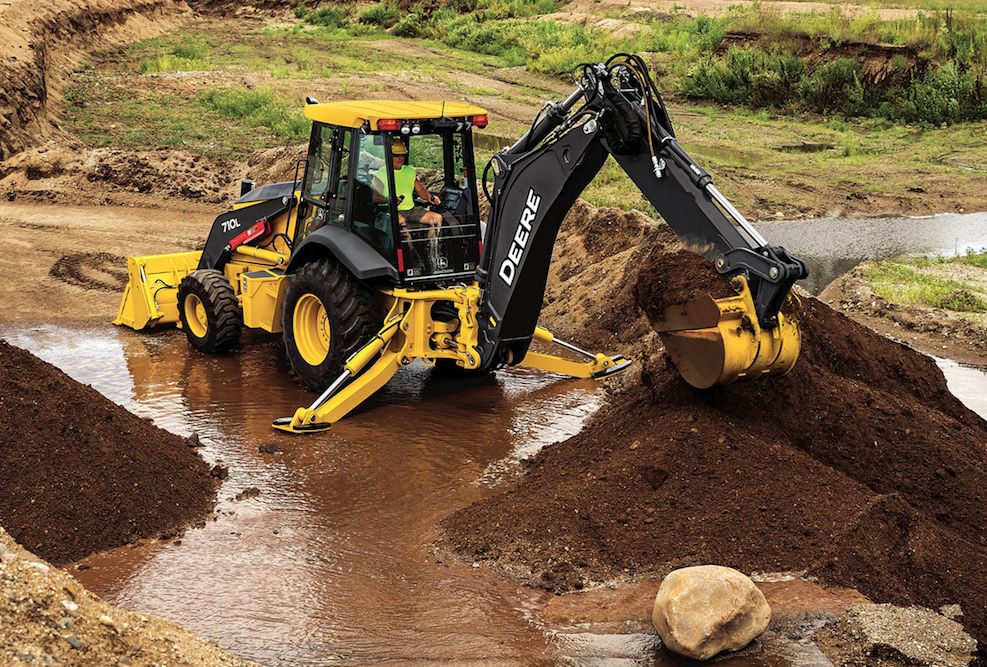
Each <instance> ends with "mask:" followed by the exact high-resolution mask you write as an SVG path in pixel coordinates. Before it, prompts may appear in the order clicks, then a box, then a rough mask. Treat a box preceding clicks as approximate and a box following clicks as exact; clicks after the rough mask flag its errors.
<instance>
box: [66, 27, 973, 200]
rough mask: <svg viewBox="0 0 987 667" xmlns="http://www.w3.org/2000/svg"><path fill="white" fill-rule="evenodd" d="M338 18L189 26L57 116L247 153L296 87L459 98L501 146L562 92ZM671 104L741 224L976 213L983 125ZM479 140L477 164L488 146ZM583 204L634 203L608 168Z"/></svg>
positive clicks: (210, 149)
mask: <svg viewBox="0 0 987 667" xmlns="http://www.w3.org/2000/svg"><path fill="white" fill-rule="evenodd" d="M517 20H521V19H520V18H518V19H517ZM351 21H352V23H351V24H350V25H349V26H348V27H345V28H340V27H330V26H324V25H314V24H311V23H306V22H304V21H300V22H293V23H290V22H283V21H282V22H268V23H260V22H243V21H228V20H221V19H214V18H205V19H202V20H200V21H198V22H193V23H192V24H190V25H188V26H187V27H186V28H185V29H182V30H179V31H176V32H174V33H172V34H170V35H167V36H165V37H161V38H157V39H153V40H148V41H145V42H142V43H140V44H138V45H136V46H134V47H132V48H130V49H128V50H126V51H124V52H120V53H113V54H107V56H106V57H104V58H101V59H100V60H99V61H98V62H96V63H93V64H90V65H88V66H86V67H84V68H83V69H81V70H80V71H79V72H77V73H76V74H75V75H74V76H75V79H74V82H73V85H72V86H71V87H70V88H69V89H68V90H67V92H66V105H65V106H66V108H65V114H64V118H63V121H64V122H63V124H64V126H65V128H66V129H67V130H69V131H70V132H72V133H73V134H75V135H77V136H79V137H80V138H81V139H82V140H83V141H84V142H85V143H87V144H89V145H92V146H112V147H119V148H128V149H184V150H188V151H191V152H193V153H198V154H203V155H206V156H210V157H225V158H233V159H238V160H246V159H247V158H248V157H249V156H250V155H252V154H253V153H254V152H256V151H258V150H261V149H265V148H271V147H276V146H285V145H294V144H298V143H301V142H302V141H304V139H305V137H306V136H307V132H308V123H307V122H306V121H305V120H304V118H303V115H302V112H301V110H302V106H303V102H304V98H305V96H306V95H313V96H315V97H318V98H319V99H321V100H323V101H328V100H334V99H347V98H349V99H353V98H377V99H401V98H410V99H459V100H465V101H469V102H472V103H475V104H478V105H480V106H483V107H485V108H487V109H489V110H490V113H491V126H490V127H489V128H488V129H487V132H488V133H491V134H494V135H497V136H499V137H501V138H502V142H509V141H511V140H512V139H514V138H516V137H517V136H519V135H520V133H521V132H523V131H524V129H525V128H526V126H527V124H528V123H530V121H531V119H532V118H533V117H534V116H535V114H536V113H537V111H538V109H539V107H540V106H541V105H542V104H543V103H544V102H545V101H546V100H552V99H559V98H561V97H564V96H565V95H566V94H567V93H568V91H569V90H570V87H571V85H570V84H568V83H566V82H564V81H561V80H559V78H558V77H555V76H554V75H550V74H544V73H539V72H531V71H529V70H527V69H526V68H523V67H506V66H505V63H504V61H503V59H502V58H500V57H498V56H491V55H484V54H478V53H475V52H472V51H467V50H463V49H454V48H451V47H449V46H448V45H446V44H445V43H444V42H443V41H440V40H436V39H428V38H397V37H394V36H393V35H392V34H390V33H389V32H385V31H384V30H382V29H381V27H380V26H369V25H366V24H362V23H360V21H359V14H356V15H355V18H354V19H351ZM361 31H362V32H361ZM685 41H688V40H685ZM660 69H661V64H660V63H659V70H660ZM670 110H671V113H672V120H673V122H674V123H675V126H676V129H677V131H678V134H679V137H680V140H681V142H682V144H683V146H684V147H685V148H686V150H688V151H689V152H690V153H691V154H692V155H693V156H694V157H695V158H696V159H697V160H698V161H699V163H700V164H702V165H703V166H704V167H706V168H708V169H709V171H710V172H711V173H712V174H713V175H714V178H715V179H716V181H717V184H718V185H719V187H720V189H721V190H723V191H724V192H725V193H726V194H727V195H728V196H729V197H731V199H733V200H734V201H735V203H736V204H737V205H738V206H739V207H740V208H741V210H743V211H744V212H745V213H746V214H748V215H750V216H751V217H753V218H768V217H770V218H776V217H785V218H797V217H804V216H822V215H827V214H835V215H839V214H881V213H891V212H905V213H909V212H914V213H927V212H932V211H944V210H959V209H961V208H966V209H967V210H973V209H977V210H979V209H982V208H987V193H983V187H982V179H983V174H984V173H985V172H987V148H985V146H987V141H985V138H987V125H985V124H983V123H972V124H971V123H961V124H956V125H952V126H950V127H947V128H938V127H936V128H933V127H930V126H922V125H912V126H905V125H899V124H894V123H891V122H889V121H887V120H885V119H883V118H849V119H843V118H838V117H837V118H833V117H822V116H818V115H815V114H811V113H806V112H800V111H789V112H786V113H782V112H780V111H779V110H775V109H770V108H769V109H760V110H752V109H749V108H746V107H742V106H741V107H734V108H729V107H721V106H716V105H710V104H708V103H700V102H697V101H689V100H686V99H684V98H683V97H682V96H673V97H672V98H671V100H670ZM483 145H484V146H485V148H484V149H483V150H481V151H480V155H479V158H480V159H485V158H486V157H488V156H489V155H490V154H491V153H492V152H493V150H494V149H495V148H496V147H497V146H498V145H502V143H500V144H498V142H497V141H496V140H494V141H491V142H489V143H484V144H483ZM889 156H891V157H889ZM977 193H980V194H981V195H983V196H982V197H981V199H977V197H978V196H979V195H978V194H977ZM586 198H587V199H588V200H589V201H590V202H591V203H593V204H595V205H608V206H617V207H619V208H625V209H629V208H639V209H643V210H649V207H648V205H647V203H646V202H645V201H644V200H643V199H642V198H641V196H640V194H639V193H638V191H637V189H636V188H635V187H634V186H633V185H632V184H631V183H630V182H629V181H628V179H627V178H626V177H624V176H623V174H622V173H621V172H620V171H619V169H617V168H616V167H615V166H614V165H609V166H608V167H607V168H606V169H605V170H604V171H603V173H602V174H601V175H600V177H599V178H598V179H597V180H596V181H594V183H593V184H592V185H591V186H590V188H589V190H588V191H587V192H586Z"/></svg>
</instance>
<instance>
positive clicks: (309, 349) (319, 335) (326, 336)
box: [291, 294, 332, 366]
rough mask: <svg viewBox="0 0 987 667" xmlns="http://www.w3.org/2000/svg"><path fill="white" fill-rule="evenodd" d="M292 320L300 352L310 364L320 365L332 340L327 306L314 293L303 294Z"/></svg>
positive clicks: (327, 352) (296, 344) (296, 343)
mask: <svg viewBox="0 0 987 667" xmlns="http://www.w3.org/2000/svg"><path fill="white" fill-rule="evenodd" d="M291 320H292V322H291V323H292V327H293V330H294V336H295V346H296V347H297V348H298V353H299V354H300V355H301V356H302V359H304V360H305V362H306V363H307V364H309V365H310V366H318V365H319V364H321V363H322V362H323V361H325V360H326V356H328V354H329V342H330V340H332V334H331V331H330V327H329V316H328V315H327V314H326V307H325V306H323V305H322V301H321V300H320V299H319V297H317V296H315V295H314V294H303V295H302V297H301V298H300V299H299V300H298V303H296V304H295V312H294V313H293V314H292V318H291Z"/></svg>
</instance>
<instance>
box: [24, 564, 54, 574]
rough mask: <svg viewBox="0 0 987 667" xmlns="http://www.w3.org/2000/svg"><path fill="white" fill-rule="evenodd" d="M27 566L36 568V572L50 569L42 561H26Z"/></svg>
mask: <svg viewBox="0 0 987 667" xmlns="http://www.w3.org/2000/svg"><path fill="white" fill-rule="evenodd" d="M27 566H28V567H30V568H32V569H35V570H37V571H38V572H48V571H49V570H50V569H51V568H50V567H48V566H47V565H45V564H44V563H28V564H27Z"/></svg>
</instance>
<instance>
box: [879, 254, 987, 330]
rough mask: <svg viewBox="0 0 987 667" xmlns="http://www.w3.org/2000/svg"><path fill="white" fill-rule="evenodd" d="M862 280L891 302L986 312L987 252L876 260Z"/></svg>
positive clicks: (958, 310) (967, 311)
mask: <svg viewBox="0 0 987 667" xmlns="http://www.w3.org/2000/svg"><path fill="white" fill-rule="evenodd" d="M864 280H865V281H866V282H867V284H868V285H869V286H870V288H871V289H873V290H874V292H876V293H877V294H879V295H880V296H882V297H884V298H885V299H887V300H888V301H890V302H892V303H898V304H902V305H919V306H929V307H932V308H943V309H946V310H951V311H955V312H957V313H964V314H983V313H987V253H976V254H968V255H962V256H959V257H952V258H942V257H940V258H933V259H929V258H914V259H903V260H896V261H888V262H875V263H873V264H870V265H868V266H867V267H866V268H865V271H864ZM979 319H983V318H982V317H981V318H979Z"/></svg>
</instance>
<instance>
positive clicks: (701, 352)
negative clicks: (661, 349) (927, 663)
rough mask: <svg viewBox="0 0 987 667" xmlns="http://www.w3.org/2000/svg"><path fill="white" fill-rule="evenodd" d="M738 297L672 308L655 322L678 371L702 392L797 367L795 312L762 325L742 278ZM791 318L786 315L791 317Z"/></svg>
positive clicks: (788, 310)
mask: <svg viewBox="0 0 987 667" xmlns="http://www.w3.org/2000/svg"><path fill="white" fill-rule="evenodd" d="M737 280H738V281H739V282H738V283H737V284H738V294H737V295H736V296H731V297H726V298H723V299H713V298H712V297H709V296H705V297H700V298H698V299H694V300H692V301H690V302H687V303H684V304H680V305H677V306H672V307H670V308H668V309H667V310H666V313H665V318H664V319H662V320H658V321H652V325H653V326H654V328H655V330H656V331H658V334H659V336H660V337H661V340H662V343H664V345H665V349H666V350H667V351H668V355H669V357H670V358H671V360H672V363H673V364H674V365H675V368H676V370H677V371H678V372H679V374H680V375H681V376H682V377H683V379H685V381H686V382H688V383H689V384H691V385H692V386H694V387H696V388H698V389H706V388H708V387H712V386H713V385H717V384H727V383H730V382H734V381H736V380H744V379H754V378H758V377H761V376H764V375H784V374H785V373H788V372H789V371H790V370H791V369H792V367H793V366H794V365H795V361H796V360H797V359H798V355H799V350H800V348H801V335H800V333H799V328H798V324H797V322H796V319H795V317H794V315H795V313H797V311H798V297H796V296H795V295H794V294H793V295H791V296H790V297H789V298H790V299H792V300H793V304H792V305H793V306H795V307H794V308H786V309H785V312H784V313H780V314H779V315H778V324H777V325H776V326H775V327H773V328H771V329H765V328H762V327H761V326H760V324H759V323H758V319H757V313H756V311H755V309H754V301H753V298H752V296H751V293H750V288H749V287H748V285H747V281H746V279H744V278H743V276H739V277H738V278H737ZM786 313H787V315H786Z"/></svg>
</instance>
